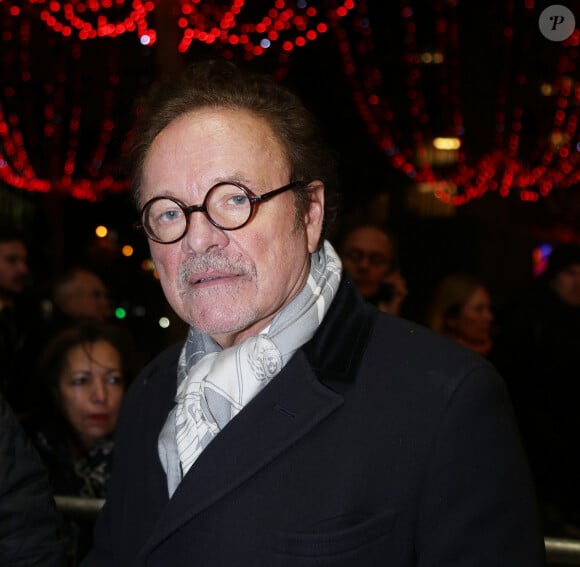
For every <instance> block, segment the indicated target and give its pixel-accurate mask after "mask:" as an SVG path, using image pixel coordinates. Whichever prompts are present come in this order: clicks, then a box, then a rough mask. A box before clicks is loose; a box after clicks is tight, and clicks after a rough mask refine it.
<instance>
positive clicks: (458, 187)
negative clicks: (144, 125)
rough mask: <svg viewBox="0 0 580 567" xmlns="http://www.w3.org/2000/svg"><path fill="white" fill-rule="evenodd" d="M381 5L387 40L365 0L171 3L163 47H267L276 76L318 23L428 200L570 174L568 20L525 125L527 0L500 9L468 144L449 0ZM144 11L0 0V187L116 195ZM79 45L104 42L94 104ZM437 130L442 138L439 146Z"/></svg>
mask: <svg viewBox="0 0 580 567" xmlns="http://www.w3.org/2000/svg"><path fill="white" fill-rule="evenodd" d="M393 5H394V6H397V11H396V13H395V14H394V18H391V19H392V20H394V21H396V23H395V24H393V28H396V29H397V34H398V35H397V38H396V42H397V44H396V46H395V45H394V42H395V40H394V39H392V38H389V37H384V36H385V34H384V33H383V34H377V33H376V32H375V27H376V26H375V24H376V22H375V21H374V20H373V15H374V12H373V10H372V9H373V5H372V4H371V5H369V3H368V2H367V1H366V0H357V1H356V2H355V1H353V0H345V1H342V0H326V1H325V2H317V3H313V2H312V3H309V2H307V1H306V0H292V1H290V0H264V1H260V2H252V3H249V2H245V1H244V0H232V1H231V2H209V1H202V0H175V2H174V3H173V17H174V18H175V24H176V28H177V30H179V42H178V46H177V49H178V51H179V52H181V53H187V52H188V51H190V50H192V49H193V46H194V45H195V44H198V45H202V44H203V45H211V46H215V47H217V48H218V49H219V50H220V51H221V53H222V54H223V56H224V57H226V58H238V59H244V60H250V59H253V58H256V57H260V56H264V55H266V54H270V57H274V59H275V60H277V62H278V65H279V66H278V70H277V71H275V72H274V73H273V74H274V75H275V76H278V77H280V76H282V75H283V74H284V69H285V65H286V63H287V61H288V58H289V56H290V55H291V53H292V52H293V50H294V49H295V48H299V47H302V46H305V45H306V44H307V43H309V42H313V41H315V40H316V39H317V38H318V37H320V35H321V34H324V33H326V32H327V31H328V30H329V29H332V30H333V31H334V34H335V37H336V39H337V46H338V50H339V53H340V55H341V58H342V61H343V68H344V73H345V76H346V77H347V79H348V81H349V84H350V85H351V89H352V97H353V101H354V103H355V105H356V107H357V109H358V112H359V114H360V116H361V118H362V119H363V121H364V123H365V125H366V128H367V130H368V132H369V134H370V135H371V136H372V138H373V139H374V140H375V141H376V143H377V145H378V147H379V148H380V149H381V151H382V152H384V154H385V156H386V158H387V160H388V162H389V163H390V164H391V165H392V166H394V167H395V168H397V169H400V170H401V171H403V172H404V173H405V174H406V175H407V176H408V177H409V178H410V179H412V180H413V181H414V182H416V183H418V184H425V185H427V186H429V187H430V188H431V190H432V192H433V193H434V194H435V195H436V196H437V197H438V198H439V199H441V200H443V201H446V202H449V203H452V204H453V205H461V204H464V203H467V202H469V201H471V200H472V199H476V198H479V197H481V196H483V195H484V194H486V193H488V192H495V193H497V194H498V195H500V196H502V197H507V196H508V195H510V194H512V193H516V194H517V195H519V197H520V198H521V199H522V200H525V201H534V200H537V199H539V198H540V197H543V196H546V195H548V194H549V193H550V192H551V191H552V190H554V189H555V188H557V187H559V188H562V187H571V186H573V185H575V184H577V183H579V182H580V167H579V163H578V162H579V160H580V139H579V129H578V119H579V117H578V113H579V109H580V83H579V82H578V81H576V80H574V78H573V77H574V75H576V76H577V60H578V46H579V43H580V31H579V30H575V32H574V33H573V34H572V36H571V37H570V38H569V39H568V40H566V41H565V42H562V43H561V44H560V45H559V46H558V49H557V50H556V49H554V50H553V52H554V53H556V55H555V59H554V64H553V69H554V72H553V74H552V76H551V77H550V78H549V79H546V81H545V82H544V83H543V84H542V94H543V96H542V97H540V95H539V94H537V93H535V98H536V99H538V98H540V99H541V103H542V111H541V116H542V119H541V120H539V119H538V118H537V117H536V116H534V115H533V112H531V111H530V109H529V108H528V107H527V105H526V103H525V101H526V99H530V98H531V96H532V95H531V94H530V89H531V88H536V85H535V84H533V82H532V81H531V78H530V68H529V65H530V63H529V59H528V58H523V59H517V60H516V59H515V55H514V54H515V53H516V52H517V51H518V50H526V51H530V50H531V49H532V39H533V38H532V30H533V31H534V33H536V34H537V15H536V11H535V2H534V0H523V4H522V2H516V0H507V1H506V2H505V3H504V7H505V13H504V21H503V29H502V36H501V37H502V43H501V61H502V62H503V63H502V65H501V66H500V70H499V73H498V76H497V85H496V91H495V98H494V99H493V106H494V110H493V113H492V120H490V121H489V123H488V124H486V125H485V126H486V127H489V128H493V130H492V131H491V135H490V136H488V138H489V140H490V143H489V145H488V147H486V148H483V150H482V149H481V147H477V148H476V147H474V144H473V140H474V137H473V132H472V130H473V128H472V126H471V123H470V120H469V117H468V116H467V114H466V103H465V95H463V97H464V98H462V93H463V88H464V86H465V80H464V77H463V76H462V73H461V69H462V68H463V67H462V64H461V63H462V60H461V58H462V56H463V50H462V44H461V41H460V33H459V32H460V26H459V17H458V1H457V0H432V1H431V2H430V3H429V10H430V17H429V18H427V19H423V20H418V18H417V16H418V15H420V10H424V9H425V3H419V2H417V1H416V0H398V4H394V3H392V4H391V3H389V4H388V9H389V10H392V6H393ZM386 6H387V5H386V4H385V5H384V8H385V9H387V8H386ZM157 7H158V3H157V2H156V1H155V2H154V1H152V0H149V1H145V0H132V1H127V0H84V1H82V0H68V1H59V0H0V18H1V20H0V21H1V30H0V33H2V40H3V50H2V53H1V61H0V69H1V71H2V85H1V89H2V90H1V92H0V180H1V181H3V182H4V183H7V184H9V185H12V186H15V187H20V188H23V189H27V190H33V191H49V190H58V191H62V192H66V193H68V194H71V195H74V196H76V197H79V198H85V199H97V198H99V196H100V195H101V194H102V193H103V192H104V191H123V190H126V189H127V186H128V183H127V181H126V180H125V179H123V178H122V177H121V176H120V175H119V169H118V163H117V162H118V159H119V153H120V148H119V146H118V145H117V146H115V144H116V143H117V142H116V140H118V138H119V136H120V135H121V134H122V132H123V130H124V128H123V125H120V124H119V121H120V120H119V107H120V105H121V104H122V103H120V102H119V94H120V92H122V91H123V90H125V91H127V90H128V86H127V83H125V84H124V85H122V77H123V70H121V69H120V68H119V51H118V50H119V49H120V45H121V44H120V43H119V42H120V41H121V38H122V37H126V38H127V39H128V40H131V39H132V37H131V36H134V35H136V36H137V37H138V39H139V43H140V45H141V46H143V49H148V48H149V47H150V46H152V45H154V44H155V42H156V40H157V32H156V30H155V29H154V27H153V26H152V25H151V22H152V21H154V19H153V16H154V13H155V9H156V8H157ZM516 8H517V9H518V10H519V12H518V11H517V10H516ZM375 9H376V7H375ZM522 15H523V17H522ZM346 16H348V17H346ZM426 21H427V22H428V25H429V29H427V27H426V24H425V22H426ZM39 26H41V27H43V28H44V29H45V30H47V32H48V34H49V35H48V36H47V37H48V40H47V43H48V45H46V46H45V48H46V51H47V53H52V52H53V51H54V52H56V53H58V54H60V55H59V56H58V57H59V59H58V61H56V62H55V64H54V72H53V73H52V74H51V73H48V72H47V73H45V75H46V78H45V79H43V80H41V81H40V83H39V79H38V76H37V75H38V68H37V66H35V64H34V59H35V55H34V50H33V49H32V47H33V46H32V44H31V35H33V34H36V35H35V37H38V30H39ZM427 32H428V35H429V40H428V42H427V43H428V45H427V46H426V42H425V34H426V33H427ZM59 38H62V39H60V43H59ZM88 40H91V42H90V43H91V45H93V43H97V44H98V45H101V46H104V45H105V44H103V43H102V42H103V41H106V40H107V41H109V42H113V43H111V44H108V45H107V49H104V48H103V49H102V55H103V56H102V57H101V58H100V60H99V64H100V65H101V64H102V63H104V65H105V67H106V71H105V73H104V77H103V80H101V81H100V82H99V83H98V93H97V92H96V93H93V97H94V98H97V99H99V101H98V104H97V108H98V111H97V112H95V111H94V110H93V109H90V110H89V109H88V108H87V106H86V101H85V99H84V97H85V95H86V93H85V92H84V91H83V88H84V87H83V80H84V79H83V76H82V75H83V71H81V69H85V68H86V60H85V59H86V56H85V51H86V50H85V49H84V47H83V46H88V45H89V43H87V41H88ZM389 41H390V42H391V45H387V44H388V42H389ZM99 42H101V43H99ZM393 47H395V49H391V48H393ZM35 48H36V49H38V43H37V44H35ZM397 57H398V59H397ZM526 65H527V66H528V67H526ZM151 74H152V71H151ZM387 76H388V77H389V78H388V79H386V77H387ZM433 77H436V79H435V80H434V79H433ZM149 79H151V80H152V77H149ZM389 81H391V82H392V81H399V82H401V83H402V86H403V89H402V91H401V90H400V89H389V87H390V82H389ZM142 84H143V83H142V82H141V85H142ZM120 85H122V86H123V87H124V88H123V89H119V86H120ZM132 86H134V85H132ZM401 93H402V94H401ZM434 99H436V101H435V102H436V104H435V106H434V104H433V102H434ZM39 108H40V109H41V110H42V115H41V117H40V119H38V120H36V122H35V125H37V124H41V128H40V129H38V128H37V130H34V129H33V128H32V127H31V126H30V122H31V120H30V117H31V116H33V115H34V114H35V113H38V109H39ZM125 114H126V113H125ZM534 120H535V121H536V122H537V124H535V125H534V126H535V127H536V129H537V132H536V136H535V144H534V145H533V147H530V145H529V143H528V139H529V137H530V136H529V133H527V134H526V144H525V145H522V132H524V131H525V130H526V128H527V129H529V128H530V124H534ZM125 126H126V124H125ZM38 130H40V132H39V131H38ZM87 131H89V134H87V133H86V132H87ZM87 136H88V139H89V140H91V142H90V143H87ZM449 140H455V141H456V146H454V147H452V148H451V147H450V146H448V145H447V146H446V145H445V144H449ZM87 146H90V147H89V148H87ZM43 156H44V157H45V160H44V161H45V163H44V164H43V165H42V166H41V165H40V158H41V157H43ZM445 156H453V159H452V160H450V159H447V158H445V159H443V157H445ZM434 158H437V159H434Z"/></svg>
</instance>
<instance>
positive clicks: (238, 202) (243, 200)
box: [225, 194, 248, 207]
mask: <svg viewBox="0 0 580 567" xmlns="http://www.w3.org/2000/svg"><path fill="white" fill-rule="evenodd" d="M225 203H226V205H229V206H233V207H243V206H245V205H246V204H247V203H248V198H247V197H246V196H245V195H239V194H238V195H231V196H230V197H228V198H227V199H226V200H225Z"/></svg>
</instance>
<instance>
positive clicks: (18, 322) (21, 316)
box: [0, 227, 40, 411]
mask: <svg viewBox="0 0 580 567" xmlns="http://www.w3.org/2000/svg"><path fill="white" fill-rule="evenodd" d="M29 271H30V270H29V265H28V245H27V243H26V240H25V238H24V235H23V234H22V233H21V232H20V231H19V230H17V229H16V228H12V227H1V228H0V391H1V392H2V393H3V394H4V396H5V397H6V400H7V401H8V403H9V404H10V405H11V406H12V409H13V410H14V411H19V410H20V408H21V406H22V405H23V404H24V399H25V397H26V391H25V386H24V383H23V382H22V380H21V375H20V358H21V354H22V350H23V348H24V345H25V344H26V341H27V340H28V337H29V334H30V332H31V328H32V327H34V324H35V323H36V321H37V320H38V316H39V313H40V310H39V308H38V303H37V301H36V300H35V299H33V298H32V297H31V296H30V295H28V294H27V293H26V291H27V290H26V284H27V278H28V276H29Z"/></svg>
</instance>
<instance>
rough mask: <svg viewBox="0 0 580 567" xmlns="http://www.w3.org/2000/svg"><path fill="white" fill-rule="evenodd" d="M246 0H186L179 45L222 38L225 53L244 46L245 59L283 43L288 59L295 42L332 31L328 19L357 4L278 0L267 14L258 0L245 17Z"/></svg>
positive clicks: (181, 10) (282, 51)
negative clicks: (225, 0) (222, 2)
mask: <svg viewBox="0 0 580 567" xmlns="http://www.w3.org/2000/svg"><path fill="white" fill-rule="evenodd" d="M245 4H246V2H245V1H244V0H234V1H233V2H232V3H231V6H229V7H227V8H224V7H221V6H219V4H217V3H213V2H200V0H181V1H180V2H179V11H178V13H177V18H178V20H177V23H178V26H179V27H180V29H182V30H183V33H182V37H181V40H180V42H179V46H178V50H179V51H180V52H182V53H185V52H187V51H188V50H189V49H190V46H191V44H192V42H193V41H200V42H203V43H206V44H208V45H209V44H216V43H218V44H222V45H223V46H224V47H225V51H224V55H225V57H226V58H229V59H231V58H233V57H234V55H235V53H236V50H237V49H241V52H242V57H243V58H244V59H253V58H254V57H258V56H260V55H263V54H264V53H266V52H268V50H270V49H271V48H272V46H273V45H275V44H279V45H280V46H281V49H280V51H279V59H280V60H281V61H284V60H285V59H286V58H287V55H288V54H289V53H290V52H291V51H292V50H293V49H294V48H296V47H303V46H305V45H306V44H307V43H308V42H311V41H314V40H316V39H317V38H318V36H319V35H320V34H323V33H326V32H327V31H328V23H327V22H328V21H329V20H331V21H337V20H338V19H340V18H343V17H344V16H346V15H347V13H348V12H349V11H350V10H352V9H353V8H354V4H355V3H354V1H353V0H345V1H343V2H325V3H321V2H319V3H318V4H319V5H320V4H323V6H325V8H322V7H316V5H314V3H312V5H311V4H309V3H308V2H306V0H298V1H292V2H287V1H286V0H275V1H274V2H273V3H272V5H271V6H270V7H269V8H267V7H266V6H265V5H264V3H262V5H264V7H263V8H262V9H263V15H261V16H257V17H256V15H255V13H256V5H255V4H254V5H253V6H247V8H251V9H252V15H251V16H249V17H248V16H246V17H245V18H242V16H243V13H242V10H243V8H244V7H245Z"/></svg>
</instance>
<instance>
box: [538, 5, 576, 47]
mask: <svg viewBox="0 0 580 567" xmlns="http://www.w3.org/2000/svg"><path fill="white" fill-rule="evenodd" d="M538 25H539V26H540V31H541V32H542V35H543V36H544V37H545V38H546V39H549V40H550V41H564V40H566V39H568V38H569V37H570V36H571V35H572V34H573V33H574V29H575V28H576V20H575V19H574V14H573V13H572V11H571V10H570V9H569V8H566V6H562V5H561V4H553V5H552V6H548V7H547V8H546V9H545V10H543V11H542V13H541V14H540V19H539V21H538Z"/></svg>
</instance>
